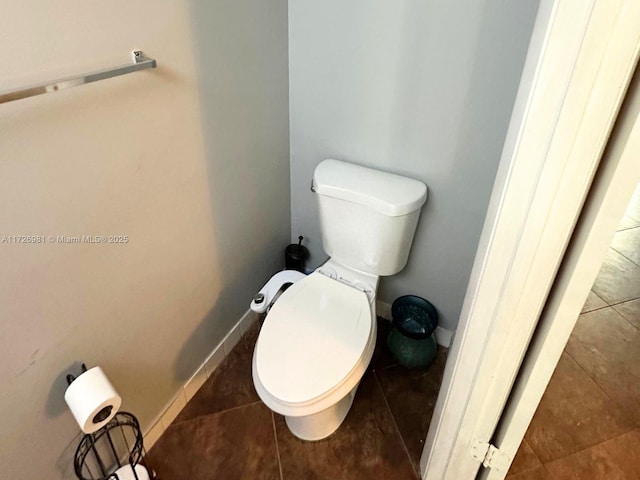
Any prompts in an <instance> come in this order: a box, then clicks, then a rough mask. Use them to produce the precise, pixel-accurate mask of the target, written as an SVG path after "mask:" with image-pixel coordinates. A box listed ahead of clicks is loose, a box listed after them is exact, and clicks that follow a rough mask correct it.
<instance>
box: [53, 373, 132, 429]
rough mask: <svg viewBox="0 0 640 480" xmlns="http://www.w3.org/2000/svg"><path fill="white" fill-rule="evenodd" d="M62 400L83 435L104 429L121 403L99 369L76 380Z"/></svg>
mask: <svg viewBox="0 0 640 480" xmlns="http://www.w3.org/2000/svg"><path fill="white" fill-rule="evenodd" d="M64 400H65V401H66V402H67V405H68V406H69V409H70V410H71V413H73V416H74V417H75V419H76V422H78V425H79V426H80V429H81V430H82V431H83V432H84V433H94V432H96V431H97V430H99V429H100V428H102V427H104V426H105V425H106V424H107V422H109V420H111V419H112V418H113V416H114V415H115V414H116V413H117V412H118V409H119V408H120V404H121V403H122V399H121V398H120V395H118V392H116V390H115V389H114V388H113V385H111V382H109V379H108V378H107V376H106V375H105V374H104V372H103V371H102V369H101V368H100V367H93V368H92V369H90V370H87V371H86V372H84V373H83V374H82V375H80V376H79V377H78V378H76V379H75V380H74V381H73V382H72V383H71V385H69V387H68V388H67V391H66V392H65V393H64Z"/></svg>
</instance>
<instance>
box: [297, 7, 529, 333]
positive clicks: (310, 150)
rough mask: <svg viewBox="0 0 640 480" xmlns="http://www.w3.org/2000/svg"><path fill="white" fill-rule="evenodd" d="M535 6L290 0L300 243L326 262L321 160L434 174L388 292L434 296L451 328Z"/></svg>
mask: <svg viewBox="0 0 640 480" xmlns="http://www.w3.org/2000/svg"><path fill="white" fill-rule="evenodd" d="M537 6H538V2H537V1H526V2H511V1H506V0H467V1H453V2H448V1H425V0H398V1H393V2H385V1H370V0H367V1H365V0H353V1H349V2H342V1H338V0H325V1H322V2H320V1H311V0H306V1H295V2H290V3H289V88H290V94H289V100H290V105H289V111H290V135H291V138H290V148H291V217H292V230H291V236H292V239H295V238H296V237H297V236H298V235H299V234H301V235H305V237H306V239H307V241H308V243H307V246H308V247H309V248H310V250H311V254H312V258H311V262H310V266H312V267H314V266H316V265H318V264H319V263H321V262H322V261H323V260H324V259H325V255H324V253H323V251H322V246H321V239H320V232H319V225H318V217H317V213H316V204H315V200H314V197H313V195H312V194H311V192H310V191H309V183H310V180H311V177H312V174H313V170H314V168H315V166H316V165H317V164H318V163H319V162H320V161H321V160H323V159H324V158H338V159H342V160H348V161H353V162H356V163H360V164H364V165H368V166H372V167H376V168H380V169H382V170H387V171H391V172H394V173H399V174H404V175H407V176H410V177H414V178H417V179H420V180H422V181H424V182H425V183H426V184H427V185H428V187H429V199H428V201H427V204H426V206H425V208H424V210H423V213H422V216H421V220H420V224H419V226H418V231H417V234H416V237H415V241H414V245H413V249H412V252H411V255H410V257H409V265H408V266H407V268H406V269H405V270H404V271H403V272H401V273H400V274H399V275H397V276H394V277H391V278H386V279H383V280H382V283H381V287H380V291H379V298H380V299H381V300H383V301H385V302H388V303H391V302H392V301H393V300H394V299H395V298H396V297H398V296H400V295H403V294H409V293H413V294H418V295H421V296H424V297H426V298H427V299H429V300H431V301H432V302H433V303H434V304H435V305H436V307H437V308H438V309H439V311H440V314H441V325H442V326H444V327H445V328H448V329H452V330H453V329H455V327H456V325H457V322H458V315H459V312H460V308H461V306H462V300H463V297H464V293H465V289H466V285H467V281H468V276H469V273H470V271H471V265H472V262H473V258H474V255H475V251H476V247H477V242H478V239H479V236H480V230H481V228H482V224H483V221H484V216H485V212H486V209H487V205H488V201H489V195H490V192H491V189H492V185H493V180H494V177H495V173H496V169H497V165H498V161H499V158H500V153H501V149H502V143H503V141H504V137H505V135H506V131H507V126H508V122H509V118H510V114H511V109H512V106H513V102H514V99H515V94H516V90H517V87H518V83H519V79H520V73H521V70H522V66H523V63H524V59H525V55H526V52H527V46H528V43H529V38H530V35H531V30H532V27H533V22H534V19H535V14H536V11H537Z"/></svg>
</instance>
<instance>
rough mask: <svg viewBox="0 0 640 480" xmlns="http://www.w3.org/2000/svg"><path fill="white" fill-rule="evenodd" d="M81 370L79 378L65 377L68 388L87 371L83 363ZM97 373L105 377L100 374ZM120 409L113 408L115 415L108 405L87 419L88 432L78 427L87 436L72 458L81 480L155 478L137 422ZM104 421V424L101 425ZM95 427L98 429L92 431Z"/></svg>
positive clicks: (81, 441) (70, 375)
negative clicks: (90, 424) (89, 424)
mask: <svg viewBox="0 0 640 480" xmlns="http://www.w3.org/2000/svg"><path fill="white" fill-rule="evenodd" d="M81 369H82V371H81V373H80V375H78V377H75V376H74V375H72V374H71V373H69V374H67V376H66V379H67V384H68V387H70V386H71V384H72V383H73V382H75V381H76V380H77V379H78V378H80V376H81V375H83V374H85V373H86V372H87V371H88V370H87V366H86V365H85V364H84V363H83V364H82V366H81ZM92 370H95V369H92ZM98 370H100V369H98ZM100 373H101V374H102V375H104V374H103V372H102V371H101V370H100ZM78 386H83V384H78ZM109 386H111V385H109ZM65 400H66V397H65ZM118 400H119V397H118ZM119 405H120V404H119V403H118V406H116V407H115V410H116V411H115V412H114V407H113V406H112V405H107V406H105V407H104V408H102V409H100V410H99V411H97V413H95V414H94V415H93V418H92V417H91V415H89V416H88V417H86V418H91V421H92V422H93V423H94V424H95V427H93V428H92V429H91V430H84V427H82V425H80V426H81V429H83V430H84V431H85V432H89V433H85V435H84V436H83V437H82V439H81V440H80V443H79V444H78V447H77V448H76V451H75V454H74V460H73V466H74V471H75V474H76V476H77V477H78V478H79V479H80V480H151V479H155V478H156V474H155V472H154V471H153V469H152V468H151V467H150V465H149V461H148V457H147V452H146V450H145V448H144V443H143V436H142V430H141V429H140V424H139V422H138V419H137V418H136V417H135V416H134V415H133V414H131V413H129V412H124V411H117V410H119ZM70 408H71V406H70ZM72 412H73V411H72ZM105 421H106V423H104V422H105ZM98 424H102V425H98ZM98 426H99V427H100V428H98V429H97V430H95V431H93V429H94V428H97V427H98Z"/></svg>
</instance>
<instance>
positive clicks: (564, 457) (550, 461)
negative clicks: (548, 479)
mask: <svg viewBox="0 0 640 480" xmlns="http://www.w3.org/2000/svg"><path fill="white" fill-rule="evenodd" d="M634 430H638V428H637V427H634V428H632V429H631V430H629V431H628V432H624V433H621V434H620V435H616V436H614V437H611V438H609V439H607V440H604V441H602V442H598V443H595V444H593V445H589V446H588V447H584V448H582V449H580V450H576V451H575V452H573V453H570V454H568V455H565V456H563V457H560V458H554V459H553V460H549V461H548V462H543V464H542V466H543V467H544V468H545V469H546V470H547V472H548V473H549V475H550V476H551V472H549V469H548V468H547V466H548V465H549V464H551V463H554V462H557V461H560V460H565V459H567V458H569V457H573V456H574V455H578V454H579V453H582V452H585V451H587V450H590V449H592V448H596V447H599V446H600V445H603V444H605V443H608V442H611V441H613V440H615V439H616V438H620V437H623V436H625V435H627V434H628V433H629V432H633V431H634ZM552 478H553V477H552Z"/></svg>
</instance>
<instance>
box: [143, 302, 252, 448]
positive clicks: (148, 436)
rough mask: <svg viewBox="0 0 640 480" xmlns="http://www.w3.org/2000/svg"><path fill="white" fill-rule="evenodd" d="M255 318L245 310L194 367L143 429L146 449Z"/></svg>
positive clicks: (162, 431)
mask: <svg viewBox="0 0 640 480" xmlns="http://www.w3.org/2000/svg"><path fill="white" fill-rule="evenodd" d="M256 319H257V315H256V313H255V312H253V311H251V310H247V311H246V312H245V314H244V315H243V316H242V317H241V318H240V320H238V321H237V322H236V324H235V325H234V326H233V328H232V329H231V331H230V332H229V333H227V335H226V336H225V337H224V338H223V339H222V341H220V343H218V345H216V346H215V348H214V349H213V350H212V351H211V353H210V354H209V355H208V356H207V358H206V360H205V361H204V362H202V364H201V365H200V366H199V367H198V368H197V369H196V371H195V373H194V374H193V375H192V376H191V378H190V379H189V380H187V381H186V383H185V384H184V385H183V386H182V387H180V389H179V390H178V392H177V393H176V394H175V395H174V397H173V398H172V399H171V401H169V402H168V403H167V404H166V405H165V406H164V408H163V409H162V410H161V412H160V413H159V414H158V415H157V416H156V418H155V419H154V420H153V421H152V422H151V425H150V426H149V427H147V428H146V429H145V433H144V435H143V436H144V446H145V449H146V450H147V451H149V449H150V448H151V447H152V446H153V445H154V444H155V443H156V441H157V440H158V438H160V435H162V434H163V433H164V431H165V430H166V428H167V427H168V426H169V425H171V422H173V421H174V420H175V418H176V417H177V416H178V414H179V413H180V412H181V411H182V409H183V408H184V407H185V406H186V405H187V402H188V401H189V400H191V397H193V396H194V395H195V393H196V392H197V391H198V390H199V389H200V387H201V386H202V385H203V384H204V382H205V381H206V380H207V379H208V378H209V377H210V376H211V374H212V373H213V372H214V371H215V370H216V368H217V367H218V365H220V363H221V362H222V360H224V358H225V357H226V356H227V355H228V354H229V352H231V350H232V349H233V347H235V346H236V344H237V343H238V341H239V340H240V337H242V334H243V333H244V332H246V331H247V330H248V329H249V327H250V326H251V325H252V324H253V322H254V321H255V320H256Z"/></svg>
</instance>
